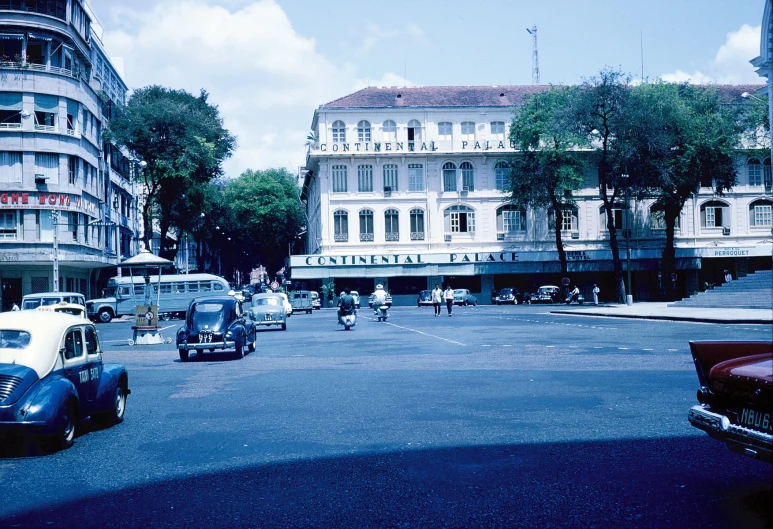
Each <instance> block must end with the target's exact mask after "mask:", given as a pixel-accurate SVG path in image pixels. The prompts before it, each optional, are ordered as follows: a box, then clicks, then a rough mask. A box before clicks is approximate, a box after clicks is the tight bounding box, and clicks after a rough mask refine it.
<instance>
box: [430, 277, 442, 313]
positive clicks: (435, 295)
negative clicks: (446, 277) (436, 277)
mask: <svg viewBox="0 0 773 529" xmlns="http://www.w3.org/2000/svg"><path fill="white" fill-rule="evenodd" d="M431 297H432V306H433V307H435V316H440V305H441V304H442V303H443V289H441V288H440V285H438V284H437V283H435V289H434V290H433V291H432V295H431Z"/></svg>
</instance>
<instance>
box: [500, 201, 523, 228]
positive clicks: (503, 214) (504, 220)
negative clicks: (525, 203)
mask: <svg viewBox="0 0 773 529" xmlns="http://www.w3.org/2000/svg"><path fill="white" fill-rule="evenodd" d="M523 231H526V210H525V209H522V208H518V207H516V206H513V205H509V204H508V205H506V206H502V207H501V208H499V209H498V210H497V233H504V234H513V233H516V232H523Z"/></svg>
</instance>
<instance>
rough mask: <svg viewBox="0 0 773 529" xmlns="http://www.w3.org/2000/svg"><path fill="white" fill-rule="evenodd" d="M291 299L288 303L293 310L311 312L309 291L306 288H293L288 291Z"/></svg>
mask: <svg viewBox="0 0 773 529" xmlns="http://www.w3.org/2000/svg"><path fill="white" fill-rule="evenodd" d="M290 295H291V296H292V300H291V301H290V304H291V305H292V306H293V312H296V313H298V312H305V313H306V314H311V311H312V310H314V309H313V308H312V306H311V292H309V291H308V290H293V291H292V292H290Z"/></svg>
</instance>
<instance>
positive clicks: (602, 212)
mask: <svg viewBox="0 0 773 529" xmlns="http://www.w3.org/2000/svg"><path fill="white" fill-rule="evenodd" d="M625 220H626V219H625V206H624V205H623V204H614V205H613V206H612V222H613V223H614V225H615V229H616V230H624V229H628V226H627V225H626V222H625ZM599 228H601V231H609V226H608V225H607V208H605V207H604V206H601V207H600V208H599Z"/></svg>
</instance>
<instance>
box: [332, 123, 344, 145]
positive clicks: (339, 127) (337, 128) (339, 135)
mask: <svg viewBox="0 0 773 529" xmlns="http://www.w3.org/2000/svg"><path fill="white" fill-rule="evenodd" d="M344 142H346V125H345V124H344V122H343V121H336V122H334V123H333V143H344Z"/></svg>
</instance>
